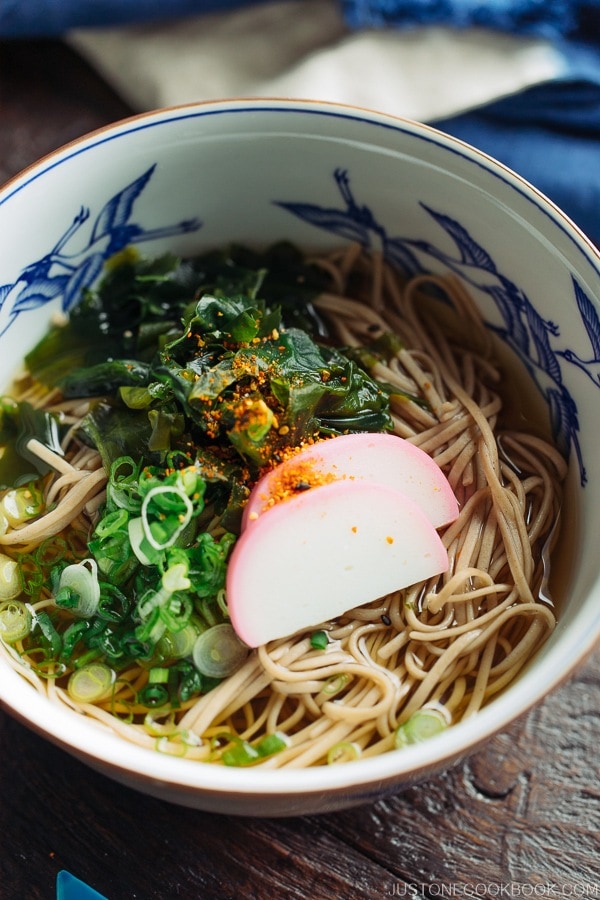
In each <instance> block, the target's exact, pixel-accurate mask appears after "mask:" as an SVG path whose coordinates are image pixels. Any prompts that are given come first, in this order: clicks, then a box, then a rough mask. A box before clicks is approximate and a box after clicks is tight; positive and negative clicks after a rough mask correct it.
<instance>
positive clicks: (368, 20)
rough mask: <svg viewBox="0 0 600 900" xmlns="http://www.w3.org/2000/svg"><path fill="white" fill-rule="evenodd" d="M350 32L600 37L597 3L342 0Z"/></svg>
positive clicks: (559, 0)
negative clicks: (483, 31)
mask: <svg viewBox="0 0 600 900" xmlns="http://www.w3.org/2000/svg"><path fill="white" fill-rule="evenodd" d="M342 4H343V8H344V12H345V15H346V19H347V21H348V22H349V24H350V25H351V26H352V27H354V28H381V27H386V26H390V25H393V26H396V27H415V26H422V25H450V26H451V27H453V28H497V29H499V30H501V31H507V32H510V33H511V34H528V35H538V36H540V37H547V38H551V39H555V38H559V37H567V36H568V37H572V38H589V37H590V36H591V35H592V34H595V35H596V36H599V35H600V0H342Z"/></svg>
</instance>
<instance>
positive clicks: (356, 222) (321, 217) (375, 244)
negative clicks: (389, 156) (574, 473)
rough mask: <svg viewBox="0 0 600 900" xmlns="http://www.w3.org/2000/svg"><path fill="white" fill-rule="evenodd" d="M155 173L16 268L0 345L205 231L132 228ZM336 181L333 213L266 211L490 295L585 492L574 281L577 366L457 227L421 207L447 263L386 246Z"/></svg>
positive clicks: (594, 331)
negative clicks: (146, 247)
mask: <svg viewBox="0 0 600 900" xmlns="http://www.w3.org/2000/svg"><path fill="white" fill-rule="evenodd" d="M155 169H156V165H152V166H150V167H149V168H148V169H147V170H146V171H145V172H143V173H142V175H140V176H139V177H138V178H136V179H135V180H134V181H132V182H131V183H130V184H128V185H127V186H126V187H124V188H123V189H122V190H121V191H119V192H118V193H117V194H115V195H114V196H113V197H112V198H111V199H110V200H109V201H108V202H107V203H106V204H105V205H104V206H103V207H102V209H101V210H100V212H99V213H98V215H97V216H96V218H95V220H94V221H93V222H91V221H90V217H91V213H90V210H89V209H87V208H85V207H82V208H81V209H80V210H79V211H78V212H77V214H76V215H75V217H74V219H73V221H72V222H71V224H70V225H69V227H68V228H67V229H66V231H65V232H64V233H63V234H62V235H61V236H60V237H59V239H58V240H57V241H56V243H55V245H54V246H53V247H52V249H51V250H50V251H49V252H48V253H47V254H45V255H44V256H43V257H41V258H40V259H38V260H36V261H35V262H32V263H30V264H29V265H27V266H26V267H25V268H23V269H22V270H21V272H20V273H19V275H18V277H17V279H16V280H15V281H14V282H12V283H9V284H5V285H0V335H2V334H4V333H5V332H6V331H7V330H8V329H9V328H10V327H11V325H12V324H13V322H14V321H15V320H16V319H17V318H18V317H19V316H20V315H22V314H23V313H27V312H31V311H33V310H36V309H38V308H40V307H41V306H44V305H45V304H47V303H49V302H50V301H53V300H57V299H59V300H60V303H61V308H62V310H63V311H64V312H65V313H68V311H69V310H70V309H71V308H72V307H73V305H74V304H76V303H77V301H78V299H79V297H80V296H81V292H82V291H83V290H84V289H85V288H86V287H89V286H90V285H92V284H93V282H94V281H95V280H96V279H97V277H98V276H99V274H100V272H101V270H102V267H103V265H104V263H105V262H106V260H107V259H109V258H110V257H111V256H113V255H114V254H115V253H117V252H118V251H120V250H122V249H124V248H125V247H127V246H130V245H132V244H136V243H140V242H147V241H152V240H154V239H159V238H164V237H168V236H171V235H176V234H184V233H186V232H192V231H197V230H198V229H200V228H202V225H203V223H202V222H201V221H200V220H199V219H197V218H191V219H185V220H182V221H180V222H175V223H172V224H170V225H165V226H162V227H158V228H154V229H146V228H143V227H142V226H141V225H139V224H137V223H136V222H135V221H133V220H132V219H133V216H134V207H135V202H136V200H137V199H138V197H139V196H140V195H141V194H142V192H143V191H144V189H145V188H146V186H147V184H148V182H149V181H150V179H151V178H152V175H153V174H154V171H155ZM333 177H334V179H335V183H336V184H337V187H338V189H339V192H340V196H341V199H342V205H341V206H339V207H324V206H318V205H316V204H312V203H305V202H304V203H303V202H288V201H273V202H274V203H275V205H277V206H279V207H281V208H283V209H285V210H287V211H288V212H290V213H291V214H293V215H294V216H296V217H298V218H300V219H301V220H303V221H304V222H306V223H307V224H310V225H312V226H315V227H317V228H320V229H324V230H326V231H328V232H329V233H330V234H333V235H335V236H336V237H338V238H342V239H345V240H352V241H357V242H359V243H360V244H361V245H362V246H364V247H366V248H374V249H378V250H380V251H381V252H382V254H383V256H384V258H385V259H386V260H387V261H388V262H390V263H391V264H392V265H394V266H396V267H397V268H399V269H400V270H401V271H402V272H404V273H405V274H406V275H408V276H410V275H416V274H419V273H422V272H427V271H428V270H430V267H431V264H432V262H433V261H434V260H435V261H437V262H441V263H443V265H444V266H445V267H446V268H447V269H449V270H450V271H452V272H454V273H456V274H457V275H458V276H459V277H460V278H461V279H462V280H463V281H464V282H465V283H466V284H469V285H471V286H472V287H473V288H475V289H477V290H479V291H482V292H483V293H485V294H487V295H488V296H489V297H490V298H491V300H492V301H493V303H494V304H495V306H496V308H497V310H498V312H499V314H500V317H501V320H502V323H503V324H502V325H501V326H497V325H494V326H492V325H490V327H493V328H494V330H495V331H497V332H498V333H499V335H500V336H501V337H502V338H503V339H504V341H505V342H506V343H507V344H508V345H509V346H510V347H511V348H512V349H513V350H514V351H515V352H516V353H517V355H518V356H519V358H520V359H521V360H522V361H523V363H524V365H525V366H526V367H527V369H528V370H529V372H530V374H531V376H532V378H533V379H534V381H535V383H536V384H537V386H538V389H539V390H540V391H541V393H542V394H543V396H544V397H545V399H546V401H547V403H548V407H549V410H550V419H551V423H552V429H553V437H554V440H555V442H556V444H557V446H558V447H559V449H560V450H561V451H562V452H563V453H564V455H565V456H567V457H568V455H569V452H570V449H571V447H573V448H574V450H575V453H576V456H577V462H578V466H579V473H580V481H581V484H582V485H584V484H585V483H586V481H587V476H586V470H585V465H584V461H583V457H582V452H581V446H580V442H579V431H580V426H579V417H578V410H577V405H576V403H575V401H574V399H573V397H572V396H571V394H570V392H569V390H568V389H567V387H566V386H565V384H564V381H563V373H562V361H563V360H564V361H565V362H567V363H570V364H571V365H574V366H577V367H578V368H579V369H581V371H582V372H584V373H585V375H586V376H587V377H588V378H590V379H591V380H592V382H593V383H594V384H595V385H596V386H598V387H600V318H599V316H598V312H597V311H596V308H595V306H594V305H593V303H592V301H591V300H590V298H589V297H588V296H587V294H586V293H585V291H584V290H583V288H582V287H581V285H580V284H579V283H578V282H577V280H576V279H575V278H573V279H572V282H573V291H574V294H575V300H576V303H577V307H578V309H579V313H580V316H581V321H582V323H583V325H584V327H585V330H586V333H587V335H588V337H589V341H590V345H591V355H590V356H589V358H587V359H582V358H581V357H580V356H578V355H577V354H576V353H575V352H574V351H572V350H569V349H554V347H553V343H554V342H555V340H556V339H558V338H559V337H560V334H559V329H558V327H557V326H556V324H555V323H554V322H552V321H549V320H547V319H544V318H543V317H542V316H540V315H539V313H538V312H537V310H536V309H535V307H534V305H533V304H532V302H531V301H530V300H529V298H528V297H527V295H526V294H525V293H524V291H523V290H521V289H520V288H519V287H518V286H517V285H516V284H514V282H512V281H511V280H510V279H508V278H507V277H506V276H504V275H503V274H502V273H501V272H499V271H498V268H497V266H496V264H495V263H494V261H493V259H492V257H491V256H490V254H489V253H488V252H487V251H486V250H485V249H484V248H483V247H481V246H480V245H479V244H478V243H477V242H476V241H475V240H474V239H473V238H472V237H471V235H470V234H469V232H468V231H467V229H466V228H464V227H463V226H462V225H461V224H460V223H459V222H457V221H456V220H455V219H453V218H451V217H450V216H448V215H446V214H444V213H440V212H437V211H435V210H433V209H431V208H430V207H428V206H426V205H425V204H424V203H421V207H422V208H423V209H424V210H425V211H426V213H427V214H428V215H430V216H431V217H432V218H433V219H434V220H435V221H436V222H437V224H438V225H439V226H440V228H441V229H443V231H444V232H445V233H446V235H447V236H448V237H449V238H450V239H451V241H452V243H453V245H454V247H455V252H454V253H448V252H446V251H444V250H440V249H439V247H436V246H435V245H433V244H431V243H429V242H426V241H423V240H418V239H415V238H407V237H391V236H390V235H389V234H388V233H387V231H386V229H385V228H384V227H383V226H382V225H381V223H380V222H378V220H377V218H376V217H375V215H374V214H373V212H372V210H371V209H370V208H369V207H368V206H366V205H359V204H358V203H357V202H356V200H355V197H354V194H353V192H352V190H351V187H350V179H349V177H348V173H347V171H346V170H344V169H336V170H335V171H334V173H333ZM84 226H86V227H87V229H88V236H87V240H86V242H85V244H84V246H83V248H82V249H79V250H78V251H76V252H73V251H70V250H69V244H70V243H71V241H72V238H73V237H74V236H75V234H76V233H77V232H78V231H79V230H80V229H81V228H82V227H84ZM90 226H91V227H90ZM428 263H429V269H428ZM488 324H489V323H488Z"/></svg>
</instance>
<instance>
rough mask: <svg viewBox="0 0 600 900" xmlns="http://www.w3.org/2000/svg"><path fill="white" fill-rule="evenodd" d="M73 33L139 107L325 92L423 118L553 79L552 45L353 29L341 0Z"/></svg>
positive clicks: (424, 31) (286, 2)
mask: <svg viewBox="0 0 600 900" xmlns="http://www.w3.org/2000/svg"><path fill="white" fill-rule="evenodd" d="M67 40H68V42H69V43H70V44H71V45H72V46H73V47H74V48H75V49H76V50H77V51H78V52H79V53H80V54H81V55H82V56H84V57H85V58H86V59H87V60H88V61H89V62H90V63H91V64H92V65H93V66H94V67H95V68H96V69H97V71H98V72H99V73H100V74H101V75H102V76H103V77H104V78H105V80H106V81H107V82H108V83H109V84H111V85H112V86H113V87H114V88H115V89H116V90H117V92H118V93H119V94H120V95H121V96H122V97H123V99H125V100H126V101H127V102H128V103H129V104H130V105H131V106H132V107H133V108H134V109H135V110H140V111H141V110H147V109H153V108H156V107H162V106H171V105H176V104H180V103H188V102H192V101H202V100H213V99H223V98H227V97H238V98H240V97H284V98H306V99H314V100H329V101H337V102H342V103H348V104H352V105H357V106H363V107H368V108H370V109H376V110H380V111H382V112H387V113H392V114H395V115H401V116H406V117H408V118H412V119H417V120H420V121H428V120H429V121H431V120H434V119H436V118H441V117H446V116H451V115H455V114H457V113H459V112H462V111H464V110H467V109H472V108H474V107H477V106H480V105H483V104H485V103H488V102H490V101H491V100H493V99H496V98H498V97H501V96H507V95H509V94H512V93H515V92H517V91H519V90H521V89H523V88H525V87H529V86H531V85H533V84H535V83H538V82H541V81H545V80H547V79H549V78H554V77H556V75H557V74H559V73H560V70H561V60H560V56H559V55H558V54H557V53H556V52H555V51H554V50H553V48H552V46H551V45H550V43H548V42H546V41H545V40H542V39H537V38H536V39H532V38H523V37H516V36H512V35H506V34H501V33H499V32H492V31H485V30H468V31H462V32H461V31H456V30H453V29H450V28H442V27H430V28H419V29H406V30H399V29H385V30H384V29H381V30H380V29H374V30H365V31H354V32H353V31H350V30H349V29H348V28H347V26H346V25H345V23H344V20H343V18H342V15H341V11H340V8H339V4H338V2H337V0H275V2H266V3H259V4H257V5H256V6H249V7H248V6H246V7H243V8H242V9H237V10H233V11H228V12H225V13H218V14H204V15H202V14H201V15H197V16H194V17H191V18H183V19H176V20H170V21H165V22H161V23H158V24H156V23H153V24H151V25H133V26H128V27H119V28H103V29H86V30H77V31H72V32H71V33H70V34H69V35H68V36H67Z"/></svg>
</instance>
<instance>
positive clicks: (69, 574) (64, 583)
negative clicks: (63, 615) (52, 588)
mask: <svg viewBox="0 0 600 900" xmlns="http://www.w3.org/2000/svg"><path fill="white" fill-rule="evenodd" d="M54 602H55V604H56V605H57V606H62V607H64V608H66V609H68V610H69V612H71V613H72V614H73V615H74V616H77V617H78V618H81V619H89V617H90V616H93V615H94V613H95V612H96V610H97V609H98V603H99V602H100V583H99V582H98V566H97V564H96V560H95V559H85V560H84V561H83V562H81V563H74V564H73V565H71V566H67V567H66V568H65V569H63V570H62V572H61V573H60V579H59V582H58V590H57V592H56V594H55V596H54Z"/></svg>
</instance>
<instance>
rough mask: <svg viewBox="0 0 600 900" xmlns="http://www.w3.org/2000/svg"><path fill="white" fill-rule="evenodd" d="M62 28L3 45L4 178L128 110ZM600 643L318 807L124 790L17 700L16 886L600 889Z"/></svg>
mask: <svg viewBox="0 0 600 900" xmlns="http://www.w3.org/2000/svg"><path fill="white" fill-rule="evenodd" d="M129 112H130V111H129V110H128V108H127V107H126V106H125V104H124V103H123V102H122V101H121V100H120V99H119V98H118V97H117V96H115V95H114V94H113V93H112V92H111V91H110V90H109V89H108V88H107V87H106V86H105V85H104V84H103V83H102V82H101V81H100V79H98V78H97V77H96V75H95V74H94V73H93V72H92V71H91V70H90V69H89V68H88V67H87V66H86V65H85V64H84V63H83V62H82V61H81V60H80V59H78V57H77V56H76V55H75V54H73V53H72V52H71V51H69V50H68V49H67V48H66V47H64V46H63V45H61V44H60V43H58V42H48V43H45V42H31V43H18V44H17V43H15V44H7V43H5V44H1V43H0V180H2V181H3V180H5V179H7V178H9V177H10V176H12V175H13V174H15V173H16V172H18V171H19V170H20V169H22V168H24V167H25V166H27V165H29V164H30V163H31V162H33V161H35V160H36V159H37V158H38V157H40V156H42V155H43V154H45V153H47V152H49V151H51V150H53V149H54V148H55V147H57V146H60V145H62V144H64V143H66V142H67V141H69V140H71V139H72V138H75V137H77V136H79V135H80V134H82V133H84V132H86V131H89V130H91V129H95V128H98V127H101V126H102V125H105V124H107V123H108V122H110V121H113V120H115V119H118V118H122V117H123V116H126V115H128V114H129ZM599 710H600V652H597V653H596V654H595V655H594V656H592V657H591V658H590V659H589V660H588V661H587V662H586V664H585V665H583V666H582V667H581V668H580V670H579V671H577V672H576V673H574V675H573V677H572V678H571V680H570V681H569V682H568V683H567V684H565V685H564V686H563V687H562V688H560V689H559V690H558V691H556V692H554V693H553V694H552V695H551V696H550V697H548V698H547V699H546V701H545V702H544V703H543V704H542V705H541V706H539V707H538V708H537V709H535V710H533V711H532V712H531V713H530V714H529V715H528V716H526V717H525V718H523V719H522V720H521V721H519V722H518V723H516V724H515V725H513V727H512V728H511V729H510V730H509V731H508V732H506V733H505V734H500V735H498V736H497V737H496V738H495V739H493V740H492V741H491V742H490V743H489V744H488V745H487V746H486V747H485V748H484V749H483V750H481V751H480V752H478V753H477V754H476V755H474V756H473V757H472V758H471V759H469V760H466V761H464V762H463V763H462V764H461V765H458V766H456V767H455V768H454V769H452V770H451V771H449V772H447V773H445V774H443V775H441V776H439V777H437V778H434V779H431V780H429V781H427V782H425V783H423V784H421V785H419V786H417V787H414V788H412V789H411V790H408V791H405V792H403V793H399V794H398V795H396V796H393V797H391V798H388V799H386V800H382V801H380V802H378V803H375V804H372V805H370V806H365V807H361V808H358V809H353V810H348V811H345V812H342V813H337V814H330V815H325V816H313V817H306V818H296V819H294V818H291V819H283V820H269V819H260V818H247V819H242V818H234V817H230V816H219V815H208V814H205V813H201V812H196V811H194V810H190V809H183V808H179V807H176V806H173V805H170V804H168V803H164V802H162V801H159V800H155V799H153V798H150V797H146V796H143V795H141V794H138V793H136V792H134V791H132V790H129V789H127V788H124V787H121V786H120V785H118V784H116V783H113V782H112V781H110V780H108V779H106V778H105V777H104V776H102V775H99V774H97V773H96V772H94V771H92V770H91V769H89V768H87V767H86V766H84V765H82V764H81V763H79V762H77V761H76V760H74V759H72V758H71V757H70V756H69V755H68V754H66V753H65V752H64V751H62V750H60V749H57V748H56V747H53V746H51V745H50V744H48V743H47V742H46V741H44V740H42V739H40V738H39V737H37V736H36V735H35V734H33V733H32V732H30V731H29V730H27V729H26V728H24V727H23V726H21V725H20V724H19V723H17V722H16V721H15V720H13V719H12V718H10V717H9V716H7V715H6V714H4V713H0V835H1V849H0V898H2V900H4V898H7V900H13V898H14V900H21V898H26V900H51V898H53V897H54V896H55V894H54V890H55V880H56V874H57V872H58V871H59V870H60V869H62V868H66V869H68V870H69V871H71V872H72V873H73V874H74V875H76V876H77V877H79V878H81V879H83V880H84V881H86V882H87V883H89V884H90V885H92V886H93V887H95V888H96V889H97V890H98V891H100V892H101V893H103V894H105V895H106V896H107V897H108V898H110V900H133V898H136V900H155V898H156V900H170V898H202V900H212V898H215V900H216V898H219V900H223V898H232V900H233V898H235V900H238V898H266V900H280V898H283V900H285V898H310V900H321V898H323V900H330V898H339V900H345V898H348V900H353V898H363V897H364V898H385V897H391V896H407V897H427V898H431V900H433V898H437V897H482V898H486V900H487V898H495V897H500V898H515V897H535V898H549V900H554V898H556V900H563V898H576V897H591V898H600V836H599V824H600V754H599V746H600V725H599V718H598V713H599Z"/></svg>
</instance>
